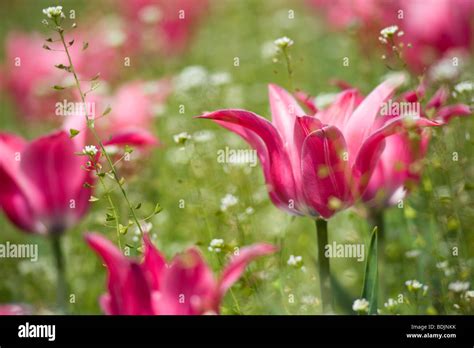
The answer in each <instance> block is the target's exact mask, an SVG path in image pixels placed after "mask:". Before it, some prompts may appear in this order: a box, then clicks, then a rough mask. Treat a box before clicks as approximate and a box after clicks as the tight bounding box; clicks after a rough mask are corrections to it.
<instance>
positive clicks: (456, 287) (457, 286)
mask: <svg viewBox="0 0 474 348" xmlns="http://www.w3.org/2000/svg"><path fill="white" fill-rule="evenodd" d="M469 286H470V284H469V282H462V281H460V280H456V281H455V282H452V283H449V285H448V289H449V290H450V291H452V292H463V291H466V290H468V289H469Z"/></svg>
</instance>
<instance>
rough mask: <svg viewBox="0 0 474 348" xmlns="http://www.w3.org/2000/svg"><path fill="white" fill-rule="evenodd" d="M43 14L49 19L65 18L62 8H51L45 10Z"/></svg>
mask: <svg viewBox="0 0 474 348" xmlns="http://www.w3.org/2000/svg"><path fill="white" fill-rule="evenodd" d="M43 13H44V14H45V15H46V16H48V18H53V17H63V18H64V17H65V16H64V13H63V7H62V6H50V7H48V8H45V9H43Z"/></svg>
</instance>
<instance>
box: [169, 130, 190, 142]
mask: <svg viewBox="0 0 474 348" xmlns="http://www.w3.org/2000/svg"><path fill="white" fill-rule="evenodd" d="M189 139H191V135H190V134H189V133H188V132H181V133H179V134H176V135H174V136H173V140H174V142H175V143H176V144H184V143H185V142H186V141H187V140H189Z"/></svg>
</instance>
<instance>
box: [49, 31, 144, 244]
mask: <svg viewBox="0 0 474 348" xmlns="http://www.w3.org/2000/svg"><path fill="white" fill-rule="evenodd" d="M58 33H59V36H60V38H61V42H62V44H63V46H64V50H65V52H66V55H67V59H68V62H69V68H70V71H71V72H72V74H73V76H74V81H75V83H76V87H77V90H78V91H79V94H80V96H81V101H82V103H83V104H84V105H85V102H86V98H85V95H84V93H83V92H82V88H81V83H80V82H79V78H78V77H77V74H76V69H75V68H74V65H73V63H72V58H71V55H70V54H69V49H68V46H67V44H66V41H65V39H64V34H63V32H62V31H59V32H58ZM86 121H87V127H88V128H89V130H90V132H91V133H92V135H93V136H94V138H95V140H96V141H97V143H98V144H99V147H100V149H101V151H102V153H103V154H104V156H105V158H106V159H107V162H108V163H109V166H110V170H111V171H112V175H113V177H114V180H115V181H116V182H117V185H118V186H119V187H120V191H121V192H122V195H123V197H124V198H125V201H126V203H127V205H128V208H129V209H130V212H131V214H132V217H133V220H134V221H135V223H136V224H137V227H138V230H139V231H140V234H141V235H142V236H143V230H142V226H141V224H140V222H139V220H138V217H137V214H136V213H135V209H134V208H133V206H132V204H131V203H130V200H129V198H128V195H127V192H126V191H125V189H124V188H123V184H122V181H121V180H120V178H119V176H118V173H117V170H116V169H115V166H114V163H113V162H112V159H111V158H110V156H109V154H108V153H107V151H106V150H105V147H104V144H103V143H102V140H100V138H99V136H98V134H97V132H96V131H95V129H94V124H93V123H91V120H90V119H89V116H88V115H87V114H86Z"/></svg>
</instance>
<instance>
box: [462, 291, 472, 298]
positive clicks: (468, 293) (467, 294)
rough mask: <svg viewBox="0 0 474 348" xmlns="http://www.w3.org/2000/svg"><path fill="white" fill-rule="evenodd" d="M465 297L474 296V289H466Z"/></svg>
mask: <svg viewBox="0 0 474 348" xmlns="http://www.w3.org/2000/svg"><path fill="white" fill-rule="evenodd" d="M464 297H466V298H467V299H471V298H474V290H469V291H466V293H465V294H464Z"/></svg>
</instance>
